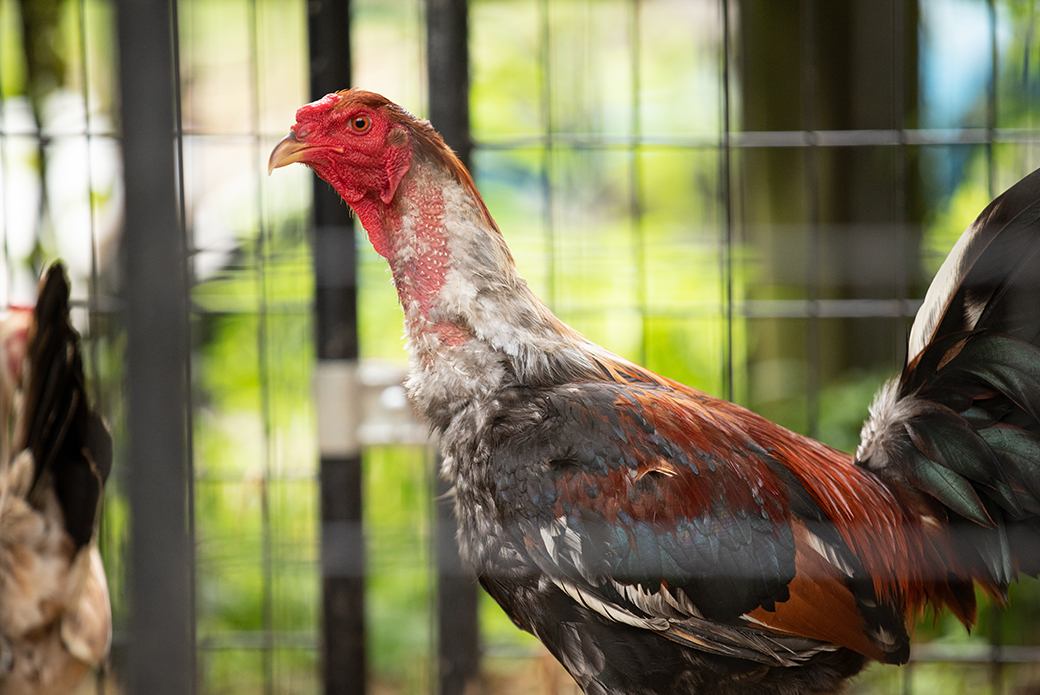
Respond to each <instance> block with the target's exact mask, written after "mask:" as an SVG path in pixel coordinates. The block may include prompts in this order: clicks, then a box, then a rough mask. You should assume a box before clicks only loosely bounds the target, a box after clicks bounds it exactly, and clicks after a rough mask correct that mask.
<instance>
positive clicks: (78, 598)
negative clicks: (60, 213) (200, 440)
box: [0, 265, 112, 695]
mask: <svg viewBox="0 0 1040 695" xmlns="http://www.w3.org/2000/svg"><path fill="white" fill-rule="evenodd" d="M0 455H2V458H0V695H62V694H64V693H69V692H72V691H73V690H75V688H76V686H77V685H79V683H80V682H81V681H82V680H83V679H84V677H85V676H86V675H87V673H88V672H89V671H90V669H91V668H95V667H98V666H100V665H101V663H102V662H103V660H104V659H105V657H106V655H107V654H108V648H109V644H110V641H111V636H112V620H111V613H110V608H109V596H108V585H107V583H106V580H105V572H104V567H103V566H102V564H101V556H100V554H99V553H98V549H97V545H96V543H95V531H96V528H97V520H98V513H99V510H100V504H101V495H102V491H103V485H104V480H105V478H106V477H107V475H108V471H109V467H110V465H111V457H112V446H111V439H110V437H109V434H108V430H107V428H106V427H105V425H104V423H103V422H102V420H101V418H100V417H99V416H98V415H97V414H96V413H95V412H94V411H93V410H92V409H91V408H90V406H89V404H88V403H87V393H86V387H85V384H84V378H83V365H82V360H81V357H80V351H79V335H78V334H77V333H76V331H75V329H74V328H73V327H72V325H71V323H70V321H69V285H68V281H67V280H66V279H65V274H64V269H63V268H62V267H61V266H60V265H54V266H51V268H50V269H49V270H48V272H47V273H46V275H45V277H44V279H43V280H42V281H41V284H40V293H39V299H38V302H37V305H36V309H35V311H32V310H28V309H13V310H10V311H9V312H8V313H7V315H6V316H5V317H4V318H3V319H0Z"/></svg>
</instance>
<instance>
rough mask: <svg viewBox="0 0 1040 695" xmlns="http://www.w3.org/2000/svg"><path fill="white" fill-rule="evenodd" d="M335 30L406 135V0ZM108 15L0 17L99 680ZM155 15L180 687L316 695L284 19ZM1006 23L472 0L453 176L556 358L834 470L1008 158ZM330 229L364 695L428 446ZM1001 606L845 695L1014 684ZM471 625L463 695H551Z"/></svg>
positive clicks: (422, 672)
mask: <svg viewBox="0 0 1040 695" xmlns="http://www.w3.org/2000/svg"><path fill="white" fill-rule="evenodd" d="M722 1H725V0H722ZM351 8H352V29H351V42H352V43H351V45H352V59H353V70H354V81H353V84H354V85H355V86H363V87H365V88H368V89H372V90H374V91H378V92H381V93H383V94H385V95H386V96H388V97H389V98H391V99H392V100H394V101H397V102H399V103H400V104H402V105H404V106H406V107H407V108H408V109H410V110H411V111H413V112H414V113H416V114H417V115H420V116H423V115H425V114H426V112H427V103H428V95H427V94H426V89H427V88H426V84H427V83H426V56H425V37H426V28H425V23H424V22H425V18H424V2H423V0H352V2H351ZM724 10H725V11H724ZM114 13H115V8H114V5H113V3H111V2H107V1H104V0H21V1H19V0H0V93H2V99H3V100H2V110H0V182H2V185H0V228H2V230H3V248H2V249H0V251H2V254H3V262H2V263H0V302H5V303H12V304H29V303H32V301H33V299H34V293H35V278H36V277H37V275H38V273H39V271H40V269H41V268H42V267H43V265H44V264H45V263H46V262H48V261H49V260H51V259H54V258H63V259H65V260H66V262H67V263H68V265H69V268H70V272H71V274H72V277H73V297H74V299H75V300H76V311H75V320H76V322H77V325H78V327H79V328H80V330H81V331H82V332H83V334H84V336H85V337H86V339H87V345H88V348H87V369H88V379H89V382H90V388H91V391H92V393H93V394H94V397H95V399H96V400H97V402H98V403H99V404H100V407H101V410H102V411H103V412H104V413H105V415H106V417H107V418H108V419H109V421H110V422H111V423H112V426H113V428H114V430H115V434H116V441H117V459H116V464H115V467H114V471H113V476H112V479H111V482H110V484H109V487H108V492H107V495H106V508H105V518H104V523H103V526H102V549H103V553H104V556H105V562H106V567H107V569H108V572H109V578H110V583H111V587H112V592H113V604H114V605H113V609H114V612H115V620H116V627H117V634H116V641H115V647H114V652H113V658H112V665H111V667H110V669H108V671H107V672H106V673H104V674H100V676H99V678H98V679H97V681H96V682H93V683H91V684H89V687H90V688H91V691H93V689H98V690H104V691H105V692H110V691H117V690H118V689H119V674H120V664H121V657H122V656H123V654H124V650H125V639H126V638H125V632H123V631H121V629H122V628H125V625H126V584H125V571H126V567H125V565H124V560H123V558H124V556H125V552H124V551H125V547H126V539H127V524H128V523H130V520H129V519H128V518H127V516H128V515H127V506H126V502H125V497H124V494H125V470H126V466H127V465H129V464H128V463H127V462H126V461H125V456H120V455H119V448H118V447H119V446H121V445H122V444H124V443H125V442H124V439H125V417H124V412H123V390H122V382H121V379H122V364H123V361H122V355H123V352H122V351H123V347H124V344H125V343H124V340H125V337H124V336H123V335H122V333H121V332H120V330H119V322H118V320H116V312H118V310H119V306H120V303H119V300H118V296H119V288H120V277H119V256H118V241H119V235H120V230H121V223H122V205H123V195H122V191H123V183H122V172H121V166H122V160H121V153H120V145H119V130H120V129H119V124H118V113H119V104H118V94H119V89H118V84H117V78H116V75H117V70H116V64H115V61H116V55H117V47H116V45H115V38H114V37H115V25H114V21H115V14H114ZM177 20H178V26H179V32H178V36H177V43H178V51H179V68H180V85H179V88H180V100H181V106H182V108H181V114H180V118H181V127H182V133H183V137H182V138H181V140H180V141H179V142H180V145H181V155H182V163H183V168H182V172H181V174H182V181H181V183H182V186H183V189H182V192H183V196H182V213H183V223H184V228H185V232H186V234H187V238H188V240H189V248H190V254H191V255H190V274H191V277H192V282H193V284H192V287H191V309H192V317H191V328H192V355H191V365H190V368H191V378H192V394H191V397H192V421H191V436H192V438H191V445H192V452H193V469H194V476H195V485H194V499H193V513H194V517H193V521H194V540H195V557H196V568H195V577H196V584H195V603H196V634H197V654H198V656H197V659H198V661H197V664H198V674H197V689H198V691H199V692H200V693H214V694H215V693H221V694H224V693H226V694H229V695H230V694H238V693H257V692H264V693H293V694H296V693H301V694H302V693H318V692H322V683H321V675H320V664H319V661H320V653H321V650H320V645H321V642H322V632H321V631H322V625H321V624H320V623H321V620H320V616H321V607H320V606H321V603H320V602H321V595H320V594H321V580H320V573H319V565H318V560H319V548H320V543H319V539H318V529H319V522H318V509H317V501H318V492H319V491H318V489H317V465H318V451H317V444H316V426H315V412H314V405H313V403H312V398H311V380H312V373H313V369H314V365H315V357H314V355H315V348H314V342H313V336H312V332H313V325H314V320H313V317H312V305H313V301H314V275H313V272H312V268H311V251H310V247H309V242H308V238H309V235H308V232H309V224H310V216H311V209H310V206H311V195H312V174H311V173H310V172H309V171H308V170H307V169H305V168H304V167H289V168H286V169H281V170H278V171H277V172H276V173H275V175H274V176H273V177H271V178H268V177H267V176H266V159H267V154H268V152H269V151H270V150H271V148H272V147H273V146H274V144H275V143H276V142H277V141H278V140H279V139H280V138H281V137H282V136H283V135H284V134H285V133H286V132H287V130H288V128H289V126H290V125H291V124H292V123H293V115H294V112H295V109H296V108H297V107H298V106H299V105H301V104H303V103H304V102H306V101H307V100H308V73H307V68H308V65H307V60H308V59H307V2H306V1H305V0H179V1H178V2H177ZM1038 29H1040V14H1038V13H1037V12H1036V11H1035V8H1034V3H1033V1H1032V0H993V1H991V2H986V1H985V0H919V3H917V4H915V3H914V2H913V0H886V1H885V2H879V3H871V2H852V1H851V0H850V1H848V2H844V1H843V2H835V1H834V0H801V2H800V3H776V2H771V1H770V0H732V1H731V2H730V4H729V5H728V6H727V7H725V8H724V7H723V5H722V4H721V1H720V0H472V2H470V29H469V37H470V42H469V52H470V60H471V65H472V70H471V91H470V109H471V120H472V128H473V140H474V169H475V178H476V181H477V184H478V187H479V188H480V190H481V191H482V192H483V194H484V196H485V199H486V201H487V204H488V207H489V208H490V210H491V212H492V214H493V215H494V216H495V218H496V219H497V221H498V223H499V225H500V227H501V228H502V230H503V233H504V234H505V236H506V239H507V241H508V242H509V244H510V246H511V248H512V250H513V253H514V257H515V258H516V262H517V265H518V266H519V268H520V270H521V273H522V274H523V275H524V276H525V277H526V278H527V279H528V281H529V282H530V284H531V286H532V287H533V288H534V290H535V291H536V293H537V294H539V295H540V296H541V297H543V298H544V299H545V300H546V301H547V302H548V303H549V304H550V306H551V307H552V308H553V309H554V310H555V311H556V312H557V314H558V315H560V316H561V318H563V319H564V320H565V321H567V322H568V323H570V324H571V325H573V326H575V327H576V328H577V329H578V330H580V331H581V332H582V333H584V334H585V335H586V336H587V337H588V338H590V339H592V340H594V341H596V342H599V343H601V344H603V345H605V346H606V347H608V348H610V349H611V350H613V351H615V352H618V353H620V354H622V355H624V356H627V357H630V358H632V359H635V360H637V361H639V362H641V363H644V364H647V365H648V366H649V367H650V368H652V369H654V370H655V371H658V372H660V373H662V374H665V375H667V376H670V377H673V378H676V379H679V380H680V381H683V382H685V383H688V384H690V385H692V386H695V387H697V388H700V389H703V390H705V391H708V392H710V393H714V394H717V395H721V396H725V397H728V398H732V399H734V400H736V401H737V402H740V403H742V404H745V405H747V406H749V407H751V408H753V409H755V410H757V411H759V412H761V413H763V414H764V415H766V416H768V417H770V418H772V419H774V420H776V421H778V422H780V423H781V424H784V425H786V426H788V427H791V428H792V429H795V430H798V431H801V432H806V433H809V434H812V435H814V436H817V437H820V438H822V439H823V440H824V441H826V442H828V443H830V444H833V445H835V446H838V447H840V448H843V449H845V450H851V449H853V448H854V447H855V445H856V441H857V435H858V430H859V425H860V423H861V422H862V420H863V418H864V416H865V414H866V406H867V404H868V402H869V400H870V397H871V394H872V393H873V391H874V390H875V389H876V387H877V386H878V385H879V384H880V383H881V381H882V380H883V379H884V378H886V377H887V376H888V375H890V374H892V373H894V372H895V371H896V370H897V369H898V368H899V367H900V366H901V361H902V358H903V354H904V353H903V350H904V341H905V336H906V333H907V329H908V326H909V317H912V315H913V312H914V311H915V310H916V307H917V306H918V304H919V300H920V298H921V297H922V296H923V293H924V288H925V287H926V283H927V279H928V278H929V277H930V276H931V274H932V273H933V272H934V271H935V270H936V269H937V268H938V265H939V263H940V262H941V260H942V258H943V256H944V254H945V252H946V251H947V250H948V249H949V248H950V247H951V246H952V244H953V242H954V240H955V239H956V237H957V235H958V234H959V233H960V232H961V231H962V230H963V229H964V228H965V227H966V226H967V224H968V223H970V222H971V220H972V219H973V218H974V216H975V215H976V214H977V213H978V212H979V211H980V210H981V209H982V208H983V207H984V206H985V204H986V203H987V202H988V201H989V200H990V198H991V197H992V196H993V195H995V194H996V193H999V192H1000V191H1001V190H1003V189H1004V188H1006V187H1007V186H1009V185H1010V184H1011V183H1013V182H1014V181H1016V180H1017V179H1018V178H1020V177H1021V176H1023V175H1024V174H1026V173H1028V172H1029V171H1031V170H1032V168H1033V167H1034V166H1036V165H1037V164H1040V157H1038V154H1040V150H1038V148H1037V144H1038V142H1040V130H1038V129H1037V125H1038V124H1037V123H1036V120H1037V118H1038V117H1040V46H1038V41H1037V36H1036V32H1037V30H1038ZM27 37H31V38H32V40H28V39H27ZM343 86H344V87H346V86H348V85H343ZM879 97H883V98H879ZM434 125H435V126H436V125H437V124H436V123H435V124H434ZM358 238H359V264H360V267H359V285H360V286H359V315H360V324H361V325H360V330H361V354H362V377H363V378H362V381H363V382H364V383H365V384H366V385H367V386H366V389H367V393H368V394H369V395H368V397H367V398H368V400H367V401H366V402H370V403H371V404H372V409H371V412H370V415H369V417H368V419H367V420H366V422H365V425H364V426H363V428H362V432H361V437H362V440H363V441H364V442H365V444H366V446H365V449H364V459H363V462H364V463H363V466H364V496H365V497H364V503H365V512H364V514H365V517H364V523H365V538H366V544H367V546H366V547H367V553H368V556H367V562H368V565H367V570H366V571H367V596H366V610H367V618H368V633H367V635H366V639H367V641H368V644H369V661H370V663H369V673H368V678H369V684H370V691H371V692H374V693H379V694H384V693H385V694H388V695H389V694H391V693H402V694H404V693H427V692H434V691H435V690H436V686H435V673H436V660H437V659H436V654H437V652H436V648H437V646H436V643H435V642H436V639H435V634H436V633H435V630H434V628H433V624H434V609H433V595H434V586H435V580H436V576H435V571H434V568H433V559H432V557H431V552H432V550H431V547H432V546H431V526H432V523H433V522H432V519H433V502H432V499H433V493H432V490H433V475H434V474H433V456H432V449H431V447H430V446H429V444H428V443H426V442H425V440H424V437H423V431H424V430H422V428H421V427H420V428H416V427H414V426H408V425H407V423H408V422H409V420H408V414H407V407H406V404H405V403H404V400H403V398H402V394H401V391H400V388H399V387H398V386H396V385H395V384H396V383H397V380H398V379H399V378H400V374H401V372H402V371H403V370H404V368H405V367H406V359H405V354H404V351H403V341H402V338H401V326H400V321H401V316H400V312H399V311H398V310H397V309H396V308H395V307H396V295H395V293H394V291H393V288H392V286H391V285H390V282H389V275H388V272H387V269H386V267H385V263H384V261H383V260H382V259H381V258H380V257H378V256H377V255H376V254H375V252H374V251H373V250H372V249H371V247H370V246H369V245H368V243H367V241H365V239H364V235H363V234H362V235H359V237H358ZM1012 606H1013V607H1012V609H1011V610H1010V611H1007V612H1002V611H999V610H996V609H988V608H984V609H983V610H982V616H981V626H980V627H979V629H977V630H976V631H974V632H973V633H972V634H971V635H968V634H967V633H966V632H965V631H964V630H963V629H962V628H961V627H960V626H959V625H958V624H957V623H956V621H954V620H952V619H951V618H948V617H942V618H939V619H938V620H934V621H933V620H932V618H931V617H930V616H928V617H926V618H925V620H924V621H923V623H922V626H921V628H920V629H919V630H918V638H919V640H920V641H921V642H922V643H923V645H922V646H921V647H920V648H918V649H917V650H916V651H915V656H916V657H919V659H918V660H917V661H915V662H913V663H912V665H911V666H910V667H906V668H903V669H896V668H893V667H882V666H875V667H873V668H871V669H870V670H869V671H868V672H867V673H866V674H865V675H864V676H862V677H861V678H860V679H859V680H857V681H856V682H855V684H854V686H853V688H852V690H851V692H853V693H910V692H913V693H937V694H938V693H976V692H1005V693H1037V692H1040V663H1038V662H1037V660H1038V659H1040V651H1038V650H1037V649H1035V648H1033V646H1034V645H1040V590H1038V588H1037V585H1036V583H1035V582H1032V581H1029V582H1027V583H1026V584H1024V585H1022V586H1019V587H1016V588H1015V589H1013V591H1012ZM480 625H481V633H482V650H483V651H482V653H483V661H482V673H483V678H482V681H481V685H480V688H482V689H483V691H485V692H489V693H572V692H575V689H574V686H573V684H571V683H570V681H569V680H568V679H567V678H566V676H565V675H564V674H562V671H561V670H560V669H559V667H558V666H556V665H555V662H553V661H552V660H551V659H550V658H549V657H547V656H546V654H545V652H544V651H543V650H542V648H541V647H540V646H539V645H538V644H537V642H536V641H535V640H534V639H533V638H531V637H529V636H528V635H525V634H523V633H520V632H519V631H517V630H516V629H515V628H514V627H513V626H512V625H511V623H510V622H509V621H508V620H507V619H506V618H505V616H504V615H503V614H502V613H501V611H500V610H499V609H498V608H497V607H496V606H495V605H493V604H492V602H491V601H490V600H487V599H486V597H485V598H483V599H482V604H481V623H480ZM993 645H1007V646H1006V647H1005V648H1003V649H1002V650H999V651H998V650H997V648H996V647H995V646H993ZM998 657H999V658H998Z"/></svg>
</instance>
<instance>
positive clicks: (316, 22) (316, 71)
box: [308, 0, 366, 695]
mask: <svg viewBox="0 0 1040 695" xmlns="http://www.w3.org/2000/svg"><path fill="white" fill-rule="evenodd" d="M308 8H309V12H310V18H309V25H308V31H309V35H310V73H311V74H310V81H311V97H312V98H313V99H318V98H321V97H323V96H325V95H326V94H328V93H330V92H335V91H338V90H340V89H346V88H347V87H349V86H350V70H351V68H350V2H349V0H312V1H311V2H310V3H308ZM314 227H315V230H314V234H315V236H314V264H315V285H316V287H315V293H316V296H315V301H316V307H315V313H316V317H315V320H316V322H317V325H316V327H315V331H316V336H317V349H318V376H317V378H318V379H322V378H323V377H324V375H325V373H326V371H325V368H326V367H328V366H332V365H341V366H342V365H354V364H356V361H357V358H358V332H357V279H356V278H357V272H356V265H357V257H356V255H357V251H356V248H355V245H354V225H353V223H352V221H351V219H350V211H349V209H348V208H347V206H346V205H344V204H343V201H341V200H340V198H339V196H338V195H337V194H336V193H335V191H333V190H332V189H331V188H330V187H329V186H327V185H326V184H325V183H323V182H321V181H319V180H317V178H315V180H314ZM349 369H350V368H349V366H348V367H347V371H349ZM340 371H343V370H342V369H341V370H340ZM319 389H320V386H319ZM319 407H320V404H319ZM330 415H331V414H329V413H325V414H323V413H320V412H319V413H318V417H319V433H320V431H321V430H322V428H323V427H324V426H323V425H322V424H321V418H323V417H326V418H327V417H329V416H330ZM343 426H350V423H344V424H343ZM319 439H321V437H320V436H319ZM319 477H320V485H321V523H322V545H321V547H322V574H323V576H322V591H323V593H322V602H323V605H322V617H323V622H324V645H323V669H324V674H323V677H324V682H325V693H326V694H327V695H363V693H364V692H365V673H366V669H365V557H364V536H363V533H362V521H361V520H362V505H361V478H362V476H361V452H360V449H359V448H357V447H356V446H349V447H346V448H343V447H340V448H334V449H330V448H327V447H324V446H323V447H322V451H321V468H320V475H319Z"/></svg>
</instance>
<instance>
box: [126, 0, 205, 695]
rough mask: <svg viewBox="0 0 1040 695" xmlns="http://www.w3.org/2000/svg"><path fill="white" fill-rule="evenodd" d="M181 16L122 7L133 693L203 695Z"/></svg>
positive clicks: (135, 3)
mask: <svg viewBox="0 0 1040 695" xmlns="http://www.w3.org/2000/svg"><path fill="white" fill-rule="evenodd" d="M173 16H175V15H174V14H173V12H172V7H171V5H170V4H169V3H165V2H146V1H143V0H122V1H121V2H120V3H119V7H118V35H119V51H120V60H119V64H120V83H121V86H122V128H123V161H124V171H125V185H126V224H125V232H124V240H123V244H124V254H125V255H124V263H125V266H124V277H125V293H124V301H125V306H126V309H125V314H124V315H125V320H126V330H127V356H126V368H127V375H126V391H127V411H128V430H129V442H128V456H127V459H128V460H129V461H130V462H132V463H131V465H132V470H131V471H130V472H129V478H130V506H131V510H132V515H133V524H132V528H131V533H130V557H131V571H130V575H131V577H130V598H131V605H132V609H131V618H130V643H129V659H130V665H129V682H130V691H131V692H135V693H149V695H164V694H166V693H169V695H175V694H177V695H183V694H184V693H192V692H194V689H195V678H194V667H193V664H194V643H193V639H192V624H193V620H194V606H193V605H192V600H191V596H192V581H193V579H192V569H193V567H194V565H193V563H192V551H191V539H190V538H189V537H188V528H189V521H188V500H189V495H190V494H191V492H190V488H191V478H190V476H189V470H190V468H189V466H188V457H189V456H190V452H189V451H188V449H187V445H186V436H187V429H188V427H189V415H188V405H187V404H188V394H187V391H188V383H187V373H186V365H187V361H188V320H187V316H188V314H187V299H188V288H187V278H186V263H185V243H184V237H183V234H182V231H181V227H180V224H179V221H178V205H177V198H176V195H177V191H178V186H177V178H176V176H177V163H176V161H175V158H174V156H175V151H176V150H175V142H174V133H175V132H176V129H175V127H174V124H175V118H174V110H175V108H176V104H175V101H174V94H176V89H175V86H174V85H175V81H176V80H177V79H178V71H177V66H176V65H175V64H174V63H173V46H172V44H171V41H172V39H173V36H174V30H175V29H174V27H173V26H172V17H173Z"/></svg>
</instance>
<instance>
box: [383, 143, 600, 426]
mask: <svg viewBox="0 0 1040 695" xmlns="http://www.w3.org/2000/svg"><path fill="white" fill-rule="evenodd" d="M474 195H475V193H474V192H473V191H471V190H470V189H469V188H468V187H467V186H464V185H462V184H461V183H459V181H458V180H456V179H455V177H454V176H452V175H451V173H450V172H447V171H444V170H443V169H440V168H437V167H435V166H433V165H431V164H429V163H427V162H423V161H421V160H420V161H415V162H413V167H412V171H411V172H410V173H409V175H408V176H407V177H406V179H405V180H404V181H403V182H402V190H401V192H400V195H399V201H400V202H399V207H398V212H399V218H398V220H397V221H396V228H395V229H394V230H393V231H391V232H390V235H391V242H390V243H391V248H392V251H391V257H390V267H391V270H392V271H393V275H394V283H395V284H396V286H397V290H398V296H399V298H400V300H401V305H402V307H403V309H404V317H405V335H406V337H407V339H408V351H409V354H410V355H411V359H412V363H413V365H412V366H413V369H412V375H411V377H410V378H409V384H408V387H409V391H410V393H411V395H412V398H413V400H414V401H415V403H416V405H417V406H418V407H419V408H420V410H422V411H423V413H424V414H425V415H426V416H427V417H428V418H429V419H430V421H431V422H432V423H433V424H434V425H436V426H444V425H445V424H446V422H447V421H448V420H450V418H451V417H452V415H453V414H454V413H455V412H457V411H458V409H459V408H461V407H464V406H465V405H466V404H467V403H469V402H471V401H472V400H474V399H481V398H483V397H487V396H490V395H491V394H493V393H494V392H495V391H497V390H498V389H499V388H501V387H502V386H503V385H506V384H508V383H510V382H513V381H515V382H517V383H521V384H532V385H534V384H539V383H548V382H549V381H551V380H553V379H555V378H559V377H561V376H563V375H566V374H574V373H578V372H588V371H592V370H594V367H593V362H592V359H591V358H590V355H589V354H588V351H589V350H590V348H591V349H594V346H592V345H591V343H588V342H587V341H585V340H584V339H583V338H581V337H580V336H579V335H578V334H577V333H576V332H574V331H573V330H572V329H570V328H569V327H567V326H566V325H565V324H563V323H562V322H560V321H559V320H558V319H557V318H556V317H555V316H553V315H552V313H551V312H549V310H548V309H547V308H546V307H545V305H544V304H542V302H541V301H539V300H538V298H537V297H535V296H534V294H533V293H532V292H531V290H530V289H529V288H528V286H527V282H526V281H525V280H524V279H523V278H522V277H520V274H519V273H518V272H517V271H516V268H515V267H514V266H513V261H512V258H511V257H510V255H509V251H508V249H507V247H506V244H505V241H504V240H503V239H502V236H501V234H499V232H498V230H496V229H493V228H490V227H489V225H488V223H487V221H486V218H485V217H484V216H483V215H482V214H481V210H480V206H479V205H478V204H477V202H476V200H475V198H474Z"/></svg>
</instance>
